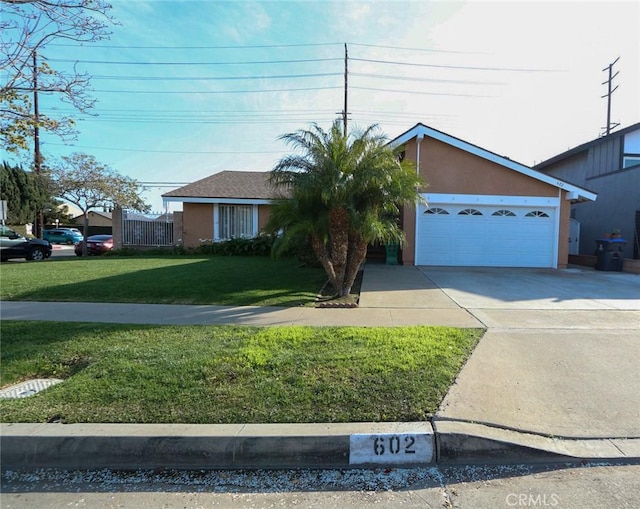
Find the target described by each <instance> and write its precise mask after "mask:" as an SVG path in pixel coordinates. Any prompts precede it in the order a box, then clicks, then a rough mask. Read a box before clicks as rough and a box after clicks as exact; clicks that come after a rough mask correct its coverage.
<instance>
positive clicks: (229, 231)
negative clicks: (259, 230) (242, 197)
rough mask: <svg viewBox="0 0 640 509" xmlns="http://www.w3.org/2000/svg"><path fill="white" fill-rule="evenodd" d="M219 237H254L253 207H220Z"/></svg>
mask: <svg viewBox="0 0 640 509" xmlns="http://www.w3.org/2000/svg"><path fill="white" fill-rule="evenodd" d="M218 214H219V216H220V218H219V228H220V231H219V237H220V238H221V239H223V240H226V239H231V238H235V237H245V238H248V237H253V207H252V206H251V205H219V206H218Z"/></svg>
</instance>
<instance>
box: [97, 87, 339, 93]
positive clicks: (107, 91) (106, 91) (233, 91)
mask: <svg viewBox="0 0 640 509" xmlns="http://www.w3.org/2000/svg"><path fill="white" fill-rule="evenodd" d="M337 88H339V89H342V87H340V86H336V87H303V88H282V89H261V90H199V91H180V90H92V92H99V93H103V94H113V93H115V94H254V93H263V92H308V91H313V90H334V89H337Z"/></svg>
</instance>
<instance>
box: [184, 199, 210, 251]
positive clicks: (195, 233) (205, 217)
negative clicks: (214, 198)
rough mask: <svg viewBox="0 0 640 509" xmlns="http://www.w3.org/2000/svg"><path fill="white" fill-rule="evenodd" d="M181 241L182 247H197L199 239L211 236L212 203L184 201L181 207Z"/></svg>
mask: <svg viewBox="0 0 640 509" xmlns="http://www.w3.org/2000/svg"><path fill="white" fill-rule="evenodd" d="M182 225H183V229H182V242H183V245H184V247H197V246H199V245H200V239H212V238H213V205H212V204H210V203H185V204H184V205H183V207H182Z"/></svg>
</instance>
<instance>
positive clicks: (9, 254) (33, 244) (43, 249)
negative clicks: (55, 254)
mask: <svg viewBox="0 0 640 509" xmlns="http://www.w3.org/2000/svg"><path fill="white" fill-rule="evenodd" d="M50 256H51V244H50V243H49V242H48V241H46V240H40V239H28V238H26V237H23V236H22V235H20V234H19V233H16V232H14V231H13V230H12V229H11V228H7V227H6V226H0V260H2V261H3V262H4V261H6V260H8V259H9V258H25V259H27V260H45V259H47V258H49V257H50Z"/></svg>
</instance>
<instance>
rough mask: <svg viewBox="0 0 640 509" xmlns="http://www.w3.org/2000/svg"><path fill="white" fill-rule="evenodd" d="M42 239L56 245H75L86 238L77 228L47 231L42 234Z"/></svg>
mask: <svg viewBox="0 0 640 509" xmlns="http://www.w3.org/2000/svg"><path fill="white" fill-rule="evenodd" d="M42 237H43V238H44V239H45V240H48V241H49V242H51V243H55V244H75V243H76V242H80V241H81V240H82V239H83V238H84V237H83V235H82V233H80V230H78V229H77V228H54V229H53V230H45V231H43V232H42Z"/></svg>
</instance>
